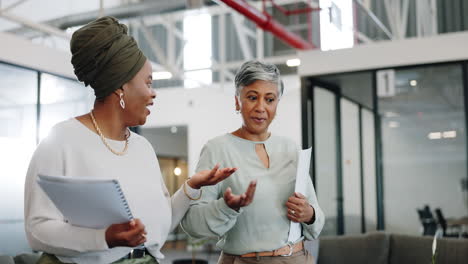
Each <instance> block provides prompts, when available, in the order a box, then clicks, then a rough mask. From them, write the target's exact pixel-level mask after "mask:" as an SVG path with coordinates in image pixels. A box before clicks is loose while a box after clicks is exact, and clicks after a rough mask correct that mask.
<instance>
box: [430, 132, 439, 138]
mask: <svg viewBox="0 0 468 264" xmlns="http://www.w3.org/2000/svg"><path fill="white" fill-rule="evenodd" d="M427 137H428V138H429V139H441V138H442V133H440V132H432V133H429V135H427Z"/></svg>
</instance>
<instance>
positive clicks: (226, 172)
mask: <svg viewBox="0 0 468 264" xmlns="http://www.w3.org/2000/svg"><path fill="white" fill-rule="evenodd" d="M236 170H237V168H223V169H219V164H216V166H214V168H213V169H211V170H204V171H199V172H197V173H196V174H195V175H193V176H192V177H191V178H190V180H189V181H188V182H187V183H188V185H190V187H192V188H194V189H200V187H203V186H207V185H215V184H217V183H218V182H220V181H222V180H224V179H226V178H227V177H229V176H231V175H232V174H233V173H234V172H235V171H236Z"/></svg>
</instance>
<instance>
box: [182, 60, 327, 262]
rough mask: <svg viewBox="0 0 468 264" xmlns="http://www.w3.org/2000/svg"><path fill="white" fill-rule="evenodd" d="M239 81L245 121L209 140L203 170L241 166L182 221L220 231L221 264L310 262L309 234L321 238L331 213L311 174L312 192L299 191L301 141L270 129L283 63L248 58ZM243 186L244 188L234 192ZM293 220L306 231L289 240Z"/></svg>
mask: <svg viewBox="0 0 468 264" xmlns="http://www.w3.org/2000/svg"><path fill="white" fill-rule="evenodd" d="M235 85H236V93H235V98H234V100H235V107H236V112H237V113H238V114H240V115H241V117H242V121H243V123H242V126H241V127H240V128H239V129H237V130H236V131H234V132H231V133H226V134H224V135H222V136H219V137H216V138H214V139H212V140H210V141H208V142H207V143H206V145H205V146H204V147H203V149H202V152H201V155H200V160H199V162H198V166H197V170H204V169H207V168H210V167H212V166H213V165H215V164H216V162H219V163H220V166H236V167H239V169H238V170H237V171H236V173H235V175H233V177H230V178H229V179H226V180H225V181H223V182H220V183H218V184H216V185H213V186H205V187H203V195H202V196H201V199H199V200H197V201H192V202H191V205H190V209H189V211H188V212H187V214H186V216H185V218H184V219H183V220H182V226H183V228H184V229H185V231H186V232H188V233H189V234H190V235H191V236H193V237H196V238H202V237H213V236H216V237H219V238H220V239H219V242H218V244H217V245H218V247H220V248H221V249H222V250H223V252H222V254H221V257H220V259H219V262H218V263H220V264H227V263H311V262H312V261H313V260H312V257H311V256H310V255H309V254H308V253H307V252H306V251H305V250H304V244H303V239H304V238H305V239H309V240H311V239H315V238H317V237H318V235H319V234H320V231H321V230H322V227H323V224H324V221H325V220H324V215H323V212H322V210H321V209H320V206H319V204H318V202H317V197H316V194H315V190H314V186H313V184H312V181H311V179H310V177H309V178H308V179H309V180H308V181H307V188H306V189H307V192H306V193H303V194H301V193H297V192H294V187H295V176H296V170H297V161H298V148H297V146H296V144H295V143H294V142H292V141H291V140H289V139H286V138H283V137H279V136H274V135H272V134H271V132H269V130H268V128H269V126H270V124H271V122H272V121H273V119H274V118H275V115H276V109H277V106H278V103H279V101H280V98H281V96H282V94H283V83H282V81H281V79H280V73H279V70H278V68H277V67H276V66H275V65H273V64H267V63H262V62H259V61H248V62H246V63H244V64H243V65H242V66H241V68H240V69H239V71H238V72H237V74H236V78H235ZM249 182H250V184H249ZM256 183H257V185H258V186H256ZM247 185H249V187H247ZM255 187H256V188H255ZM245 188H247V192H246V193H244V194H242V195H241V196H234V195H233V194H232V193H239V192H242V191H243V190H244V189H245ZM254 192H255V199H253V195H254ZM234 198H238V199H234ZM290 221H293V222H297V223H301V226H302V235H303V237H301V238H300V239H299V240H297V241H288V234H289V228H290Z"/></svg>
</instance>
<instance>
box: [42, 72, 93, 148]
mask: <svg viewBox="0 0 468 264" xmlns="http://www.w3.org/2000/svg"><path fill="white" fill-rule="evenodd" d="M94 98H95V97H94V94H93V90H92V89H91V88H90V87H85V86H84V85H83V84H82V83H79V82H78V81H74V80H70V79H65V78H62V77H57V76H54V75H50V74H45V73H43V74H41V100H40V102H41V115H40V128H39V138H40V139H43V138H44V137H46V136H47V134H48V133H49V131H50V129H51V128H52V127H53V126H54V125H55V124H57V123H58V122H60V121H63V120H66V119H68V118H71V117H74V116H78V115H82V114H85V113H87V112H89V110H90V109H91V108H92V105H93V103H94Z"/></svg>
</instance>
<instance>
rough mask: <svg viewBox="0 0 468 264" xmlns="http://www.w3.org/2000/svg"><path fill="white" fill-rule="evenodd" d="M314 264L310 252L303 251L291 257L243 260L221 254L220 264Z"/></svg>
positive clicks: (238, 257)
mask: <svg viewBox="0 0 468 264" xmlns="http://www.w3.org/2000/svg"><path fill="white" fill-rule="evenodd" d="M260 263H264V264H266V263H269V264H314V263H315V261H314V258H313V257H312V256H311V255H310V254H309V252H307V251H305V250H302V251H299V252H296V253H294V254H293V255H292V256H289V257H281V256H277V257H253V258H241V257H240V256H236V255H229V254H226V253H221V256H220V257H219V260H218V264H260Z"/></svg>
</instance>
